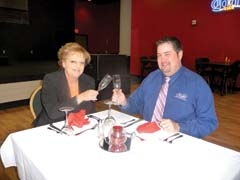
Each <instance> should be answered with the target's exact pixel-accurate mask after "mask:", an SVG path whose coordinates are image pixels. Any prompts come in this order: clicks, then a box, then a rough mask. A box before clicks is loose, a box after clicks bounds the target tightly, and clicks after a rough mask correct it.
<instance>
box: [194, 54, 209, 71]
mask: <svg viewBox="0 0 240 180" xmlns="http://www.w3.org/2000/svg"><path fill="white" fill-rule="evenodd" d="M208 62H210V59H209V58H207V57H201V58H197V59H195V69H196V71H197V73H199V74H201V72H202V71H204V66H203V65H202V63H208Z"/></svg>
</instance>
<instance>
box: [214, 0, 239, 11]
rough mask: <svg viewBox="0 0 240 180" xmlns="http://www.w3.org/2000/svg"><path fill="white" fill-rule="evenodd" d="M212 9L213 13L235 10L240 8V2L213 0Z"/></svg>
mask: <svg viewBox="0 0 240 180" xmlns="http://www.w3.org/2000/svg"><path fill="white" fill-rule="evenodd" d="M211 8H212V11H213V12H221V11H230V10H234V9H235V8H240V0H212V2H211Z"/></svg>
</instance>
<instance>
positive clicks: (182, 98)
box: [175, 93, 188, 101]
mask: <svg viewBox="0 0 240 180" xmlns="http://www.w3.org/2000/svg"><path fill="white" fill-rule="evenodd" d="M175 98H177V99H180V100H182V101H187V98H188V96H187V94H184V93H177V94H176V95H175Z"/></svg>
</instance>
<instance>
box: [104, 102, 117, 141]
mask: <svg viewBox="0 0 240 180" xmlns="http://www.w3.org/2000/svg"><path fill="white" fill-rule="evenodd" d="M104 103H105V104H107V105H108V115H107V117H106V118H105V119H104V120H103V122H102V128H103V138H104V140H105V141H106V142H107V143H109V140H108V139H107V138H108V135H109V132H110V130H111V129H112V127H113V126H114V125H115V124H116V120H115V118H114V117H113V116H112V114H111V110H112V108H111V107H112V101H109V100H107V101H104Z"/></svg>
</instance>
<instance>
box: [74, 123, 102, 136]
mask: <svg viewBox="0 0 240 180" xmlns="http://www.w3.org/2000/svg"><path fill="white" fill-rule="evenodd" d="M97 126H98V124H95V125H94V126H93V127H91V128H88V129H85V130H83V131H81V132H79V133H76V134H75V136H78V135H80V134H82V133H84V132H86V131H88V130H94V129H95V128H96V127H97Z"/></svg>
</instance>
